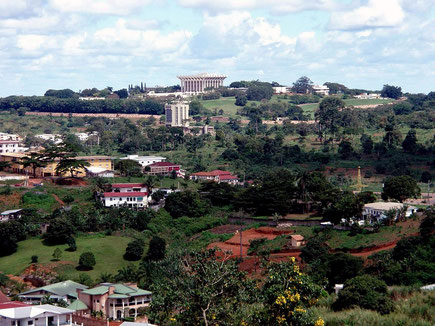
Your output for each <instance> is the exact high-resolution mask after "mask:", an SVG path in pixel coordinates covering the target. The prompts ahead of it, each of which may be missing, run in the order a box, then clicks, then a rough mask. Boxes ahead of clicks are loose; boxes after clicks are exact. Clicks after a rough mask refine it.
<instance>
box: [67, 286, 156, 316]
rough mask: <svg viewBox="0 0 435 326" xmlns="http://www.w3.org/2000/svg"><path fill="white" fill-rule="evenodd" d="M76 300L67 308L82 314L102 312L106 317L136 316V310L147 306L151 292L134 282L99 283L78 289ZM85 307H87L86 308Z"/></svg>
mask: <svg viewBox="0 0 435 326" xmlns="http://www.w3.org/2000/svg"><path fill="white" fill-rule="evenodd" d="M77 294H78V298H77V300H78V301H74V302H73V303H72V304H71V305H70V306H69V307H68V308H70V309H72V308H76V309H78V310H80V311H81V314H82V315H86V314H91V313H93V312H102V313H103V314H104V316H105V317H106V318H112V319H116V320H119V319H122V318H126V317H137V310H138V309H139V308H141V307H148V305H149V303H150V302H151V297H152V293H151V292H150V291H146V290H143V289H139V288H138V287H137V285H135V284H119V283H118V284H113V283H101V284H100V285H99V286H96V287H94V288H92V289H87V290H78V291H77ZM86 308H87V309H86Z"/></svg>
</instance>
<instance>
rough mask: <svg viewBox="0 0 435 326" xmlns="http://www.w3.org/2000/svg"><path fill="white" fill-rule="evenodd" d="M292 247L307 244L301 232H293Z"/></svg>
mask: <svg viewBox="0 0 435 326" xmlns="http://www.w3.org/2000/svg"><path fill="white" fill-rule="evenodd" d="M291 244H292V247H301V246H303V245H305V241H304V237H303V236H302V235H300V234H293V235H292V236H291Z"/></svg>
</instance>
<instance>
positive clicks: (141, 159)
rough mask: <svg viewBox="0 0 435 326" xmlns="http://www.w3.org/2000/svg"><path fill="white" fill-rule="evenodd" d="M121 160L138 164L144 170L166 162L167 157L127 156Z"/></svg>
mask: <svg viewBox="0 0 435 326" xmlns="http://www.w3.org/2000/svg"><path fill="white" fill-rule="evenodd" d="M120 160H132V161H136V162H138V163H139V164H140V165H141V166H142V168H144V167H146V166H148V165H151V164H154V163H157V162H164V161H166V157H162V156H139V155H127V157H122V158H120Z"/></svg>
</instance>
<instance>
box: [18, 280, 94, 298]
mask: <svg viewBox="0 0 435 326" xmlns="http://www.w3.org/2000/svg"><path fill="white" fill-rule="evenodd" d="M87 288H88V287H87V286H86V285H83V284H80V283H77V282H74V281H70V280H68V281H63V282H58V283H54V284H50V285H46V286H43V287H40V288H36V289H33V290H29V291H26V292H23V293H20V295H29V294H32V293H35V292H38V291H47V292H50V293H53V294H55V295H58V296H65V295H69V296H71V297H74V298H77V289H87Z"/></svg>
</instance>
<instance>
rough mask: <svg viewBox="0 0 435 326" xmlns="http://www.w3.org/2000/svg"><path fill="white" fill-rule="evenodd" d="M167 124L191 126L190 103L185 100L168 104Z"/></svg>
mask: <svg viewBox="0 0 435 326" xmlns="http://www.w3.org/2000/svg"><path fill="white" fill-rule="evenodd" d="M165 124H166V125H167V126H169V127H184V126H189V104H188V103H184V102H178V103H175V104H166V105H165Z"/></svg>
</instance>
